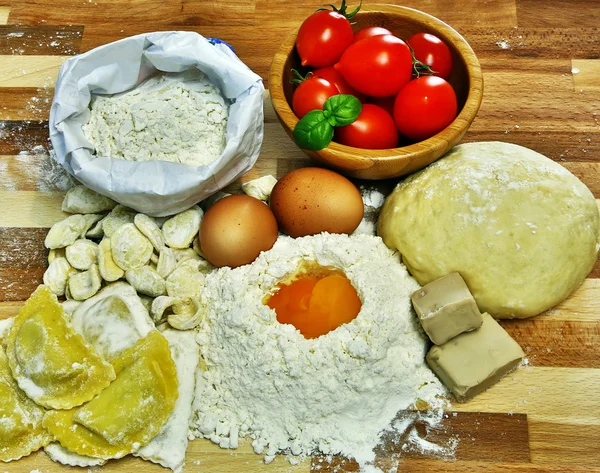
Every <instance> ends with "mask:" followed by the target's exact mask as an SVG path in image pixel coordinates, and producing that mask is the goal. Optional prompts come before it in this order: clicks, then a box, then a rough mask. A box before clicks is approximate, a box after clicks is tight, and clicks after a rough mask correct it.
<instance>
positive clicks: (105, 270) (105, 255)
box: [98, 237, 125, 282]
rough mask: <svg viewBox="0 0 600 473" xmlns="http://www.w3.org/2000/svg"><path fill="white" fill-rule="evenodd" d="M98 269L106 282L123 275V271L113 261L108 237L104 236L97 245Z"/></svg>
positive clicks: (115, 279)
mask: <svg viewBox="0 0 600 473" xmlns="http://www.w3.org/2000/svg"><path fill="white" fill-rule="evenodd" d="M98 270H99V271H100V276H102V279H104V280H105V281H108V282H113V281H117V280H118V279H121V278H122V277H123V276H125V271H123V270H122V269H121V268H120V267H119V266H118V265H117V263H115V260H114V258H113V254H112V246H111V244H110V238H108V237H104V238H103V239H102V241H101V242H100V244H99V245H98Z"/></svg>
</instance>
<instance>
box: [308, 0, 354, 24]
mask: <svg viewBox="0 0 600 473" xmlns="http://www.w3.org/2000/svg"><path fill="white" fill-rule="evenodd" d="M324 7H331V10H332V11H334V12H337V13H339V14H340V15H344V16H345V17H346V18H347V19H348V20H351V19H352V18H354V16H355V15H356V14H357V13H358V12H359V11H360V7H362V0H360V3H359V4H358V6H357V7H356V8H355V9H354V10H352V11H351V12H349V13H346V9H347V8H348V5H346V0H342V4H341V5H340V8H337V7H336V6H335V5H333V4H331V3H327V4H325V5H324ZM324 7H321V8H317V10H316V11H327V10H329V8H324Z"/></svg>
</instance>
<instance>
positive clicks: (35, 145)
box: [0, 0, 600, 473]
mask: <svg viewBox="0 0 600 473" xmlns="http://www.w3.org/2000/svg"><path fill="white" fill-rule="evenodd" d="M320 3H321V2H320V1H318V0H316V1H307V0H296V1H293V2H290V1H287V0H247V1H245V0H210V1H208V0H206V1H194V0H145V1H137V0H55V1H53V2H48V1H47V0H0V55H1V58H0V177H1V179H0V318H5V317H10V316H12V315H15V314H16V313H17V312H18V310H19V308H20V307H21V305H22V303H23V301H24V300H25V299H26V298H27V297H28V296H29V295H30V293H31V292H32V291H33V289H34V288H35V287H36V286H37V285H38V284H39V283H40V282H41V278H42V275H43V272H44V270H45V267H46V264H47V263H46V257H47V253H46V250H44V247H43V240H44V237H45V234H46V232H47V229H48V228H49V227H50V226H51V225H52V224H53V223H54V222H56V221H58V220H59V219H61V218H63V217H64V214H62V212H61V211H60V203H61V200H62V196H63V195H64V192H65V190H66V189H67V188H68V187H69V186H70V185H71V184H72V182H71V180H70V178H69V177H68V176H67V175H66V174H65V173H64V171H62V169H61V168H60V167H58V166H57V165H56V164H54V163H53V162H52V160H51V159H50V158H49V151H50V146H49V141H48V121H47V120H48V112H49V107H50V103H51V101H52V95H53V86H54V81H55V79H56V76H57V72H58V69H59V67H60V65H61V64H62V63H63V62H64V61H65V59H67V58H68V57H69V56H71V55H74V54H77V53H81V52H84V51H87V50H89V49H91V48H94V47H96V46H99V45H101V44H105V43H107V42H110V41H114V40H117V39H120V38H124V37H127V36H130V35H133V34H136V33H141V32H147V31H154V30H188V31H197V32H199V33H201V34H203V35H205V36H214V37H219V38H221V39H223V40H225V41H227V42H229V43H231V44H232V45H233V46H234V48H235V50H236V52H237V53H238V55H239V56H240V58H241V59H242V60H243V61H244V62H245V63H246V64H247V65H248V66H249V67H251V68H252V69H253V70H254V71H256V72H257V73H258V74H260V75H261V76H262V77H263V79H264V80H265V85H267V86H268V71H269V67H270V64H271V60H272V58H273V56H274V54H275V52H276V51H277V49H278V48H279V46H280V44H281V42H282V41H283V39H284V38H285V37H286V36H287V34H288V33H289V32H290V31H292V30H293V29H295V28H297V27H298V25H299V24H300V22H301V21H302V20H303V19H304V18H305V17H306V16H308V15H309V14H310V13H312V12H313V11H314V10H315V9H316V8H317V7H319V6H320ZM369 3H370V2H369ZM389 3H398V4H400V3H399V2H389ZM402 5H405V6H409V7H413V8H417V9H420V10H423V11H425V12H427V13H430V14H432V15H434V16H436V17H438V18H440V19H441V20H443V21H445V22H447V23H449V24H450V25H451V26H452V27H454V28H455V29H456V30H457V31H458V32H460V33H461V34H462V35H463V36H464V37H465V39H466V40H467V41H468V42H469V44H470V45H471V47H472V48H473V50H474V51H475V53H476V54H477V56H478V58H479V61H480V63H481V68H482V71H483V75H484V81H485V92H484V98H483V102H482V105H481V108H480V110H479V113H478V115H477V117H476V119H475V121H474V122H473V124H472V126H471V128H470V129H469V131H468V132H467V133H466V135H465V136H464V138H463V142H469V141H481V140H499V141H507V142H512V143H516V144H520V145H523V146H527V147H529V148H532V149H534V150H536V151H539V152H541V153H543V154H545V155H546V156H548V157H550V158H551V159H553V160H555V161H557V162H559V163H561V164H562V165H564V166H565V167H567V168H568V169H569V170H570V171H571V172H573V173H574V174H575V175H577V176H578V177H579V178H580V179H581V180H582V181H583V182H584V183H585V184H586V185H587V186H588V187H589V188H590V190H591V191H592V192H593V194H594V195H595V196H596V198H597V199H598V198H600V122H599V120H600V29H599V28H600V2H598V1H595V0H575V1H573V0H546V1H543V2H542V1H538V0H487V1H483V0H481V1H468V0H447V1H443V2H442V1H437V0H419V1H417V0H407V1H406V2H403V3H402ZM308 164H311V161H310V160H309V158H308V157H306V156H305V155H304V154H303V153H302V152H301V151H300V150H299V149H298V148H297V147H296V146H295V145H294V143H293V142H292V141H291V140H290V139H289V137H288V136H287V134H286V133H285V131H284V130H283V128H282V127H281V125H280V124H279V122H278V121H277V119H276V117H275V115H274V113H273V110H272V108H271V107H270V103H269V100H266V101H265V140H264V145H263V149H262V152H261V156H260V158H259V161H258V162H257V163H256V166H255V167H254V168H253V169H252V170H251V171H250V172H249V173H248V174H247V175H245V176H244V177H243V178H242V179H241V180H240V181H239V182H236V183H234V184H232V185H231V186H229V188H228V190H229V191H237V190H239V188H240V185H241V182H243V181H247V180H251V179H254V178H256V177H259V176H262V175H265V174H273V175H276V176H282V175H283V174H285V173H286V172H288V171H289V170H291V169H295V168H298V167H301V166H306V165H308ZM394 184H395V181H387V182H383V183H380V185H381V186H382V187H384V188H388V189H391V187H392V186H393V185H394ZM502 324H503V326H504V327H505V328H506V330H508V332H509V333H510V334H511V336H513V337H514V338H515V339H516V340H517V341H518V342H519V343H520V344H521V346H522V347H523V348H524V350H525V352H526V354H527V357H528V364H526V365H525V366H522V367H520V368H519V369H518V370H517V371H515V372H513V373H511V374H510V375H509V376H507V377H505V378H504V379H503V380H502V381H501V382H500V383H498V384H497V385H495V386H493V387H492V388H491V389H489V390H488V391H486V392H485V393H482V394H481V395H479V396H477V397H476V398H475V399H473V400H472V401H470V402H467V403H465V404H453V405H452V407H451V409H450V411H449V412H448V413H447V416H446V418H445V419H444V421H443V422H442V426H441V427H440V428H439V429H434V431H431V432H429V433H428V437H427V438H428V440H430V441H433V442H436V443H439V444H444V442H448V441H450V440H451V439H455V438H458V444H457V448H456V453H455V455H454V457H451V458H446V457H440V456H439V455H438V456H437V457H436V456H432V455H424V454H422V453H419V452H416V451H412V450H411V449H408V450H405V449H403V448H402V445H403V442H402V439H398V438H394V437H393V436H391V437H386V438H385V439H384V443H383V445H382V446H381V448H380V449H379V450H378V458H377V464H378V465H379V466H380V467H382V469H383V470H384V471H386V472H388V471H389V472H396V471H402V472H411V473H412V472H415V473H416V472H419V473H421V472H434V473H436V472H451V473H454V472H487V473H496V472H498V473H500V472H503V473H504V472H509V473H559V472H560V473H579V472H581V473H583V472H586V473H600V448H599V447H600V395H599V394H598V393H600V264H596V266H595V268H594V270H593V271H592V273H591V274H590V276H589V277H588V279H587V280H586V281H585V283H584V284H583V285H582V286H581V287H580V288H579V289H578V290H577V291H575V293H574V294H572V295H571V297H569V298H568V299H567V300H565V301H564V302H562V303H561V304H559V305H558V306H557V307H554V308H553V309H551V310H549V311H547V312H546V313H544V314H542V315H540V316H538V317H535V318H532V319H528V320H519V321H503V322H502ZM404 415H411V414H410V413H408V414H407V413H404ZM414 428H415V429H417V430H419V429H420V431H423V429H424V426H423V425H420V424H419V420H418V418H416V417H415V420H414ZM423 433H424V431H423ZM34 470H39V471H41V472H44V473H52V472H59V471H72V469H71V468H68V467H62V466H60V465H56V464H54V463H52V462H50V461H49V460H48V459H47V458H46V457H45V455H44V454H43V453H40V452H38V453H35V454H33V455H31V456H29V457H27V458H25V459H22V460H20V461H18V462H13V463H9V464H2V465H0V471H6V472H10V473H13V472H15V473H29V472H32V471H34ZM161 470H162V468H160V467H158V466H155V465H152V464H149V463H147V462H143V461H141V460H139V459H135V458H125V459H122V460H119V461H116V462H109V464H107V465H106V466H105V467H103V468H101V469H99V470H98V471H102V472H120V473H123V472H138V471H139V472H142V471H144V472H145V471H161ZM94 471H96V470H94ZM185 471H186V472H188V473H190V472H194V473H196V472H198V473H213V472H214V473H242V472H243V473H254V472H267V473H279V472H291V473H308V472H311V473H313V472H314V473H316V472H323V473H325V472H327V473H329V472H331V473H333V472H338V473H344V472H352V471H358V467H357V465H356V463H354V462H352V461H347V460H345V459H341V458H328V457H323V456H315V457H313V458H310V459H307V460H306V461H305V462H303V463H301V464H300V465H297V466H291V465H290V464H289V463H288V462H287V461H286V460H285V459H284V458H280V457H278V458H276V459H275V461H273V462H272V463H271V464H269V465H266V464H265V463H264V462H263V458H262V457H261V456H258V455H255V454H254V453H253V451H252V449H251V447H250V445H249V444H248V443H247V442H245V443H243V444H242V446H241V447H240V448H239V449H238V450H236V451H234V452H229V451H225V450H221V449H220V448H219V447H218V446H215V445H213V444H211V443H210V442H208V441H198V440H196V441H193V442H191V444H190V447H189V451H188V457H187V466H186V468H185Z"/></svg>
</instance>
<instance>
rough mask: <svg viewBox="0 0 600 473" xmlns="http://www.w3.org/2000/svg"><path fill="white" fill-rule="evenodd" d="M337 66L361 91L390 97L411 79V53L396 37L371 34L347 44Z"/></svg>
mask: <svg viewBox="0 0 600 473" xmlns="http://www.w3.org/2000/svg"><path fill="white" fill-rule="evenodd" d="M334 67H335V68H336V69H337V70H338V71H340V72H341V73H342V75H343V76H344V79H346V82H348V84H350V86H351V87H354V88H355V89H356V90H358V91H359V92H362V93H363V94H366V95H370V96H372V97H387V96H389V95H394V94H396V93H398V92H399V91H400V89H401V88H402V87H404V86H405V85H406V84H407V83H408V81H409V80H410V78H411V76H412V54H411V52H410V49H409V47H408V46H407V45H406V43H405V42H404V41H402V40H401V39H400V38H397V37H396V36H392V35H389V34H386V35H379V36H372V37H370V38H366V39H361V40H360V41H358V42H356V43H354V44H352V45H351V46H350V47H348V49H346V50H345V51H344V54H342V57H341V58H340V61H339V62H338V63H337V64H336V65H335V66H334Z"/></svg>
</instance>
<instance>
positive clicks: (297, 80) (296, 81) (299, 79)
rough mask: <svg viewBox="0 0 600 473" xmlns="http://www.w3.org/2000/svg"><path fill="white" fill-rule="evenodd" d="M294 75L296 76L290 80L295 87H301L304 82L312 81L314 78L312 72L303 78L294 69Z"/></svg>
mask: <svg viewBox="0 0 600 473" xmlns="http://www.w3.org/2000/svg"><path fill="white" fill-rule="evenodd" d="M292 74H293V75H294V78H293V79H290V84H293V85H300V84H302V82H304V81H305V80H307V79H310V78H311V77H312V76H313V73H312V72H310V71H309V72H307V73H306V75H305V76H303V75H302V74H300V72H298V71H297V70H296V69H292Z"/></svg>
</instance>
